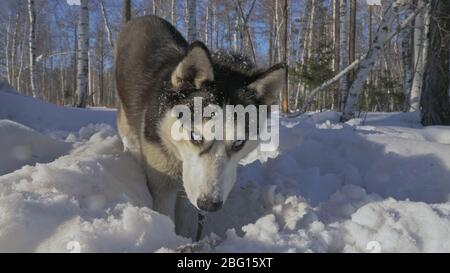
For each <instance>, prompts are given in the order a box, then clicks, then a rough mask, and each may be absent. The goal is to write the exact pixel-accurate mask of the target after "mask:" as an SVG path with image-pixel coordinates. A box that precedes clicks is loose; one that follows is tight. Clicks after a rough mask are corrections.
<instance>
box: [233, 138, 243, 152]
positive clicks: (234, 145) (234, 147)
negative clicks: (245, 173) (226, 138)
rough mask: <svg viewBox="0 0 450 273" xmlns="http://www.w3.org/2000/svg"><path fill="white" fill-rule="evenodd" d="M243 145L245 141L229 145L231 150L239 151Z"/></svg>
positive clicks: (237, 141)
mask: <svg viewBox="0 0 450 273" xmlns="http://www.w3.org/2000/svg"><path fill="white" fill-rule="evenodd" d="M244 144H245V140H236V141H235V142H233V144H231V150H233V151H239V150H240V149H242V147H244Z"/></svg>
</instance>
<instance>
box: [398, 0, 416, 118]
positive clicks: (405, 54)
mask: <svg viewBox="0 0 450 273" xmlns="http://www.w3.org/2000/svg"><path fill="white" fill-rule="evenodd" d="M407 9H408V11H409V12H408V13H412V12H413V6H412V4H409V5H408V8H407ZM399 36H400V37H399V38H400V49H401V54H402V59H401V61H402V66H403V92H404V94H405V105H404V111H408V110H409V99H408V98H409V95H410V92H411V87H412V81H413V75H414V71H413V67H414V64H413V47H412V46H413V26H412V24H410V25H408V26H407V27H406V28H405V29H404V30H403V31H402V32H401V33H400V35H399Z"/></svg>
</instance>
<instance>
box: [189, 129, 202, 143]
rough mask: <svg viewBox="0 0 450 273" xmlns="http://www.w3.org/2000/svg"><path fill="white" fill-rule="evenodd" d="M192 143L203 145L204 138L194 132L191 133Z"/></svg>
mask: <svg viewBox="0 0 450 273" xmlns="http://www.w3.org/2000/svg"><path fill="white" fill-rule="evenodd" d="M191 142H192V143H193V144H194V145H202V144H203V138H202V136H201V135H200V134H198V133H196V132H194V131H191Z"/></svg>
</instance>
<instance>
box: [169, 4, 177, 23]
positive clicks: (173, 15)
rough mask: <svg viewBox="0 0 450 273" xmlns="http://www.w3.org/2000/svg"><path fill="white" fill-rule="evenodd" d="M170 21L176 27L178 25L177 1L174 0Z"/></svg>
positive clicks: (171, 5)
mask: <svg viewBox="0 0 450 273" xmlns="http://www.w3.org/2000/svg"><path fill="white" fill-rule="evenodd" d="M170 10H171V11H170V22H171V23H172V25H174V26H175V27H176V25H177V1H176V0H172V1H171V3H170Z"/></svg>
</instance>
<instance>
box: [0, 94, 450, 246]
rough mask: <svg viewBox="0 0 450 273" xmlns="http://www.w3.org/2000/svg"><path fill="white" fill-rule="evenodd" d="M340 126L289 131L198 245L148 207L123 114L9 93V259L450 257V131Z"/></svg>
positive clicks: (3, 197)
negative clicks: (186, 254) (121, 124)
mask: <svg viewBox="0 0 450 273" xmlns="http://www.w3.org/2000/svg"><path fill="white" fill-rule="evenodd" d="M338 120H339V115H338V114H337V113H334V112H323V113H310V114H309V115H305V116H302V117H300V118H297V119H282V120H281V124H280V147H279V149H278V150H277V151H275V152H270V153H269V152H265V153H262V152H254V153H252V154H250V155H249V157H248V158H246V160H245V161H243V162H242V166H240V168H239V169H238V181H237V185H236V186H235V189H234V190H233V191H232V193H231V195H230V197H229V199H228V200H227V202H226V204H225V205H224V208H223V209H222V210H220V211H218V212H217V213H211V214H209V215H208V216H207V218H206V223H205V233H206V234H207V235H208V236H207V238H205V239H204V240H203V241H201V242H200V243H197V244H192V242H191V240H190V239H187V238H183V237H182V236H179V235H176V234H175V231H174V224H173V222H172V221H171V220H170V219H169V218H168V217H166V216H165V215H161V214H159V213H157V212H155V211H153V210H152V209H151V202H152V199H151V196H150V195H149V193H148V191H147V188H146V185H145V178H144V176H143V174H142V173H141V167H140V165H139V164H138V163H137V162H136V161H135V160H134V159H133V158H132V157H130V156H129V155H128V154H127V153H124V152H123V147H122V144H121V141H120V138H119V137H118V135H117V132H116V129H115V111H114V110H110V109H101V108H95V109H76V108H71V107H59V106H54V105H50V104H47V103H43V102H41V101H37V100H35V99H32V98H29V97H24V96H21V95H18V94H17V93H15V92H2V91H0V151H1V153H0V252H13V251H18V252H70V251H73V250H74V249H75V250H77V251H81V252H153V251H157V252H174V251H181V250H186V249H191V250H194V251H202V252H372V251H375V252H449V251H450V200H449V199H450V128H449V127H439V126H436V127H427V128H422V126H421V125H420V123H419V117H418V115H417V114H415V113H369V114H367V115H363V116H361V117H359V118H356V119H353V120H350V121H349V122H347V123H344V124H339V123H338ZM187 217H189V216H187ZM190 219H191V221H192V219H195V217H191V218H190ZM193 224H194V225H195V223H193Z"/></svg>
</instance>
